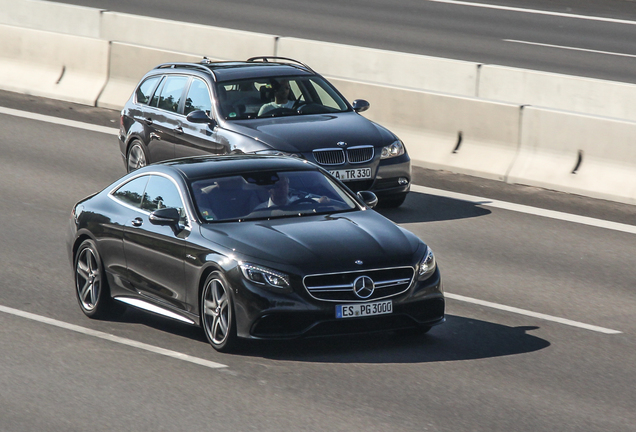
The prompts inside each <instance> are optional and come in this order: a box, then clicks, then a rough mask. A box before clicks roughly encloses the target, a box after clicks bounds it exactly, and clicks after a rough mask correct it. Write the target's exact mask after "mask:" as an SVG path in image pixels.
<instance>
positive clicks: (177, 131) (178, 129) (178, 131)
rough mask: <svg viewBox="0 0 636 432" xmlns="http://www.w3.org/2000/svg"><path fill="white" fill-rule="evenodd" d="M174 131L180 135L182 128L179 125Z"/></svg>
mask: <svg viewBox="0 0 636 432" xmlns="http://www.w3.org/2000/svg"><path fill="white" fill-rule="evenodd" d="M174 131H175V132H176V133H178V134H179V135H181V134H182V133H183V128H182V127H181V126H179V127H176V128H174Z"/></svg>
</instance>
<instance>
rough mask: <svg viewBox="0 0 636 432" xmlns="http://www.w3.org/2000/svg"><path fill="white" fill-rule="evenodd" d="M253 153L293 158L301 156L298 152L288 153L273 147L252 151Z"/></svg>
mask: <svg viewBox="0 0 636 432" xmlns="http://www.w3.org/2000/svg"><path fill="white" fill-rule="evenodd" d="M254 154H259V155H274V156H292V157H295V158H301V157H302V156H301V155H299V154H298V153H288V152H284V151H280V150H275V149H268V150H259V151H256V152H254Z"/></svg>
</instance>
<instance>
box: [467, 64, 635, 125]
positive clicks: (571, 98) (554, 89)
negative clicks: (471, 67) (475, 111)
mask: <svg viewBox="0 0 636 432" xmlns="http://www.w3.org/2000/svg"><path fill="white" fill-rule="evenodd" d="M478 97H480V98H484V99H491V100H499V101H505V102H509V103H516V104H520V105H533V106H540V107H546V108H553V109H559V110H565V111H574V112H579V113H584V114H592V115H598V116H605V117H616V118H620V119H626V120H631V121H636V103H634V102H635V101H636V85H634V84H626V83H620V82H613V81H603V80H598V79H592V78H581V77H576V76H569V75H560V74H554V73H547V72H539V71H532V70H525V69H515V68H509V67H504V66H490V65H484V66H482V67H481V71H480V76H479V90H478Z"/></svg>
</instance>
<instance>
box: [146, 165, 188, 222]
mask: <svg viewBox="0 0 636 432" xmlns="http://www.w3.org/2000/svg"><path fill="white" fill-rule="evenodd" d="M166 207H173V208H176V209H177V210H179V214H180V215H181V218H182V219H184V218H185V210H184V208H183V202H182V201H181V195H179V190H178V189H177V187H176V186H175V184H174V183H172V181H170V180H169V179H167V178H166V177H161V176H156V175H153V176H150V180H149V181H148V185H147V186H146V192H145V193H144V199H143V202H142V203H141V208H142V209H144V210H147V211H149V212H153V211H155V210H157V209H160V208H166Z"/></svg>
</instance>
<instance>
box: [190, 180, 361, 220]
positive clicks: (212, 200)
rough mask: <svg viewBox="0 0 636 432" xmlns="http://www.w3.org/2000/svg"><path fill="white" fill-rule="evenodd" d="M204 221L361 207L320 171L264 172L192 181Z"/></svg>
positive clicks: (284, 215)
mask: <svg viewBox="0 0 636 432" xmlns="http://www.w3.org/2000/svg"><path fill="white" fill-rule="evenodd" d="M190 186H191V189H192V192H193V197H194V201H195V207H196V208H197V211H198V213H199V216H200V217H201V219H202V220H203V221H205V222H218V221H237V220H251V219H269V218H276V217H290V216H305V215H315V214H326V213H337V212H342V211H349V210H354V209H359V208H360V207H359V206H358V204H357V203H356V202H355V201H354V200H353V199H352V198H351V197H350V196H349V195H348V194H347V193H346V192H345V191H344V190H343V189H342V188H341V187H340V186H338V185H337V184H336V183H335V182H334V181H333V180H332V179H330V178H329V177H327V176H325V175H324V174H323V173H321V172H320V171H263V172H255V173H248V174H237V175H228V176H224V177H214V178H207V179H202V180H197V181H193V182H192V183H191V185H190Z"/></svg>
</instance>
